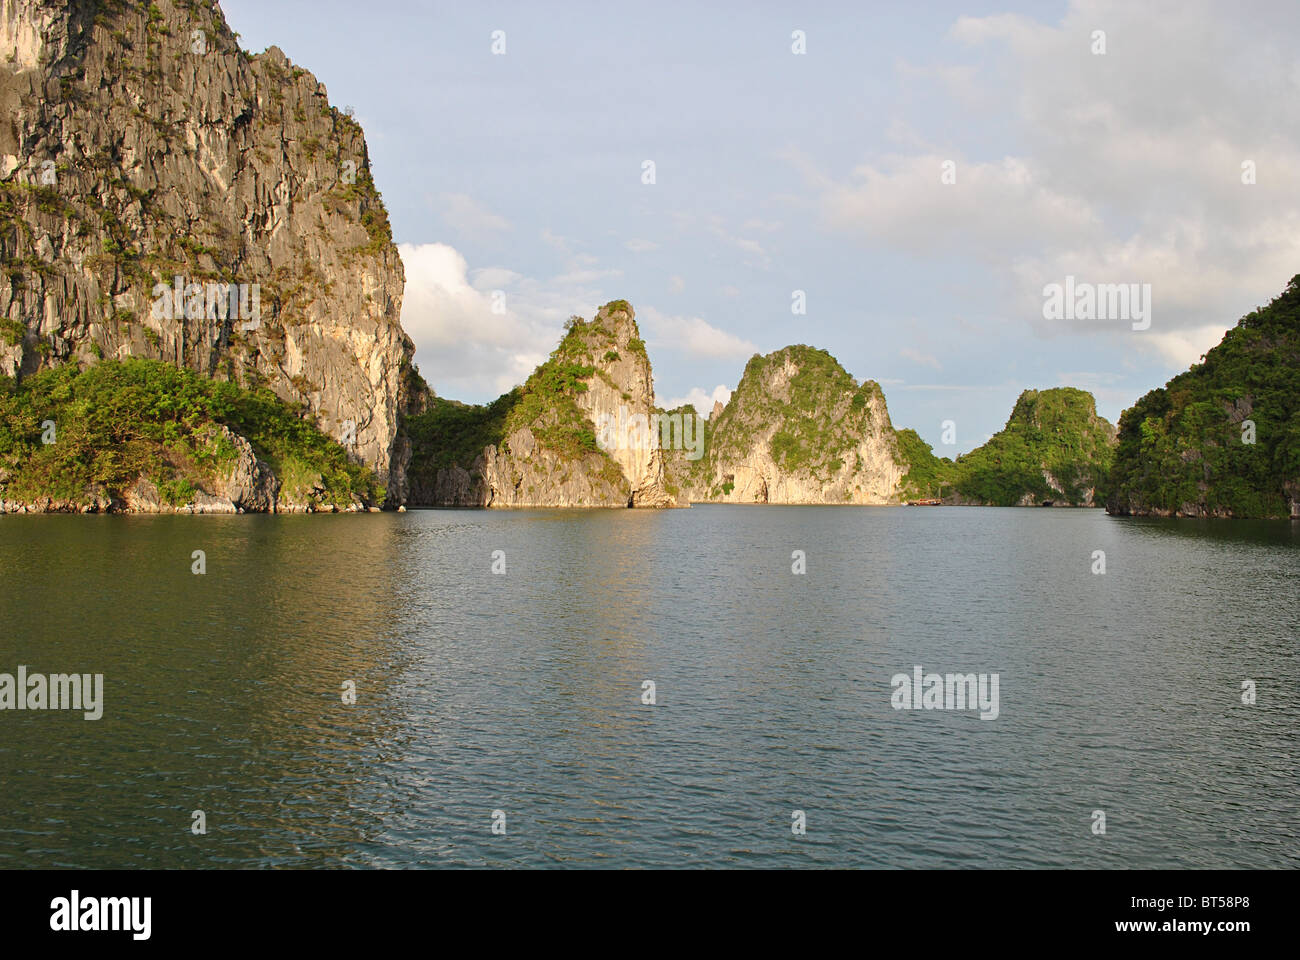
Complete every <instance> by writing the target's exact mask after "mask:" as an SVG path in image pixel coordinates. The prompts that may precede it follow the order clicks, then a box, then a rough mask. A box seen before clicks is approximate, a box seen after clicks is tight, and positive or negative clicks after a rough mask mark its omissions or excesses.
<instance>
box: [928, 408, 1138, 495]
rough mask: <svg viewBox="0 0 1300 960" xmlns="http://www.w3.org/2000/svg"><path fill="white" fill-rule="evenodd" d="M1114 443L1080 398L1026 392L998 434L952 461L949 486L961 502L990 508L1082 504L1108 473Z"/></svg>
mask: <svg viewBox="0 0 1300 960" xmlns="http://www.w3.org/2000/svg"><path fill="white" fill-rule="evenodd" d="M1114 437H1115V430H1114V427H1112V426H1111V425H1110V423H1109V422H1107V421H1106V420H1104V419H1103V418H1101V417H1099V416H1097V406H1096V402H1095V401H1094V400H1093V397H1092V394H1090V393H1088V392H1087V391H1085V390H1078V389H1075V388H1074V387H1058V388H1056V389H1052V390H1026V391H1025V392H1024V393H1022V394H1021V395H1020V398H1019V399H1018V400H1017V401H1016V405H1015V408H1014V409H1013V410H1012V411H1011V418H1010V419H1009V420H1008V421H1007V425H1006V426H1005V427H1003V428H1002V430H1000V431H999V432H998V433H996V434H994V435H993V437H992V438H991V439H990V440H989V441H988V442H987V443H986V444H984V445H983V446H982V447H978V448H977V449H975V450H972V451H971V452H970V453H968V454H966V455H964V456H961V457H958V458H957V460H956V462H955V464H954V476H953V482H954V484H955V486H956V489H957V492H958V493H959V494H960V495H961V497H962V498H963V499H965V500H968V501H974V502H978V503H989V504H993V505H995V506H1003V507H1005V506H1013V505H1015V504H1017V503H1021V502H1025V501H1026V500H1028V501H1032V502H1037V503H1041V502H1044V501H1048V500H1051V501H1054V502H1055V501H1058V500H1064V501H1065V502H1066V503H1069V504H1073V505H1076V506H1080V505H1084V504H1090V503H1091V502H1092V497H1093V495H1092V491H1093V490H1094V489H1099V488H1101V486H1102V485H1103V484H1104V483H1105V481H1106V477H1107V475H1108V474H1109V472H1110V467H1111V463H1112V462H1113V460H1114ZM1044 472H1046V474H1047V475H1048V477H1050V478H1051V480H1053V481H1055V483H1052V482H1049V480H1048V477H1044Z"/></svg>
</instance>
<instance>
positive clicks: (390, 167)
mask: <svg viewBox="0 0 1300 960" xmlns="http://www.w3.org/2000/svg"><path fill="white" fill-rule="evenodd" d="M220 6H221V9H222V10H223V11H224V12H225V14H226V18H227V20H228V21H229V23H230V26H231V28H232V29H233V30H235V31H236V32H237V33H239V34H240V42H241V44H242V46H244V47H245V48H246V49H248V50H251V51H253V52H260V51H262V50H264V49H265V48H267V47H269V46H272V45H275V46H278V47H279V48H280V49H281V50H283V51H284V53H285V54H286V55H287V56H288V57H289V58H290V59H291V60H293V61H294V63H295V64H297V65H299V66H302V67H304V68H305V69H308V70H310V71H311V72H312V73H313V74H315V76H316V77H317V79H318V80H320V81H321V82H322V83H324V84H325V85H326V88H327V89H328V91H329V95H330V99H331V102H332V103H334V104H335V105H336V106H339V107H346V106H350V107H352V108H353V110H354V111H355V115H356V118H357V119H358V120H359V121H360V123H361V124H362V127H363V128H364V130H365V133H366V139H367V143H368V145H369V149H370V154H371V160H372V167H373V171H374V175H375V181H376V183H377V185H378V187H379V189H380V191H381V192H382V193H383V196H384V201H385V204H386V206H387V208H388V211H389V216H390V219H391V222H392V224H393V235H394V240H395V241H396V242H397V243H398V245H399V249H400V252H401V255H402V260H403V263H404V265H405V270H406V293H405V299H404V304H403V311H402V324H403V326H404V327H405V328H406V330H407V332H408V333H409V334H410V335H411V337H412V339H413V340H414V342H415V344H416V362H417V364H418V365H419V368H420V371H421V372H422V373H423V375H424V377H425V379H426V380H427V381H428V382H429V385H430V386H431V387H432V388H433V389H434V391H435V392H436V393H437V394H438V395H440V396H444V397H449V398H452V399H458V400H464V401H468V402H484V401H487V400H491V399H493V398H495V397H496V396H498V395H499V394H500V393H502V392H504V391H506V390H508V389H509V388H510V387H512V386H514V385H515V384H518V383H521V382H522V381H523V380H524V379H525V378H526V377H527V375H528V374H529V373H530V372H531V370H532V369H533V368H534V367H535V366H536V365H537V364H538V363H540V362H542V361H543V360H544V359H545V358H546V356H547V355H548V354H549V352H550V351H551V350H552V349H553V348H554V346H555V344H556V343H557V342H558V340H559V337H560V335H561V333H562V327H563V323H564V321H565V319H567V318H568V317H569V316H570V315H573V314H577V315H579V316H583V317H591V316H592V315H593V313H594V312H595V310H596V308H597V306H599V305H600V304H603V303H605V302H607V301H609V300H614V299H626V300H628V301H630V302H631V303H632V304H633V306H634V308H635V310H636V315H637V321H638V324H639V325H640V328H641V332H642V336H643V337H644V338H645V340H646V342H647V346H648V349H649V353H650V358H651V362H652V364H653V367H654V375H655V388H656V395H657V398H658V400H659V402H660V404H661V405H663V406H672V405H676V404H677V403H678V402H681V401H683V400H692V401H693V402H695V403H696V405H697V407H699V408H700V409H701V412H706V411H707V410H708V409H709V408H711V406H712V401H713V400H714V399H721V400H725V399H726V397H727V396H728V395H729V391H730V390H731V389H733V388H734V387H735V386H736V382H737V380H738V379H739V377H740V375H741V373H742V371H743V369H744V366H745V362H746V361H747V360H748V359H749V357H750V356H752V355H753V354H754V353H768V352H770V351H772V350H777V349H779V348H781V347H783V346H786V345H788V344H792V343H805V344H810V345H812V346H815V347H821V348H823V349H825V350H827V351H829V352H830V353H831V354H832V355H833V356H834V357H836V359H838V360H839V361H840V363H841V364H843V365H844V367H845V368H846V369H847V370H848V371H849V373H851V374H852V375H853V376H855V377H857V378H858V379H859V380H867V379H873V380H876V381H878V382H879V383H880V384H881V386H882V388H883V389H884V392H885V396H886V399H887V402H888V406H889V410H890V416H891V419H892V420H893V423H894V425H895V426H896V427H899V428H903V427H912V428H914V429H916V430H917V432H918V433H920V434H921V436H922V437H924V438H925V439H926V440H927V441H928V442H930V443H931V444H933V445H934V447H935V451H936V453H938V454H939V455H941V456H951V455H955V454H958V453H962V452H965V451H968V450H970V449H972V448H974V447H976V446H978V445H980V444H981V443H983V442H984V441H985V440H986V439H987V438H988V437H989V436H990V435H991V434H992V433H994V432H996V431H997V430H999V429H1001V428H1002V426H1003V425H1004V424H1005V422H1006V420H1007V417H1008V416H1009V414H1010V412H1011V408H1012V406H1013V404H1014V402H1015V400H1016V397H1017V396H1019V394H1020V392H1021V391H1022V390H1025V389H1045V388H1049V387H1057V386H1076V387H1080V388H1082V389H1085V390H1089V391H1091V392H1092V393H1093V394H1094V395H1095V396H1096V398H1097V404H1098V410H1099V412H1100V413H1101V414H1102V415H1103V416H1105V417H1107V418H1108V419H1110V420H1111V421H1112V422H1114V421H1117V420H1118V417H1119V414H1120V412H1121V411H1122V410H1123V409H1125V408H1126V407H1128V406H1131V405H1132V404H1133V403H1134V402H1135V401H1136V400H1137V399H1138V398H1139V397H1140V396H1141V395H1142V394H1144V393H1145V392H1146V391H1148V390H1150V389H1152V388H1153V387H1157V386H1160V385H1162V384H1164V383H1165V382H1166V381H1167V380H1168V379H1169V378H1170V377H1171V376H1173V375H1175V374H1176V373H1179V372H1181V371H1182V370H1184V369H1186V368H1187V367H1188V366H1189V365H1190V364H1192V363H1194V362H1196V361H1197V360H1199V358H1200V356H1201V355H1202V354H1203V353H1204V352H1205V351H1206V350H1207V349H1209V347H1211V346H1213V345H1214V344H1215V343H1217V342H1218V341H1219V339H1220V338H1221V337H1222V335H1223V332H1224V331H1225V330H1227V329H1228V328H1229V327H1231V326H1233V325H1234V324H1235V323H1236V321H1237V320H1238V319H1239V318H1240V317H1241V316H1243V315H1244V314H1246V313H1249V312H1250V311H1251V310H1253V309H1255V308H1256V307H1259V306H1262V305H1264V304H1266V303H1267V302H1268V301H1269V300H1271V299H1272V298H1273V297H1274V296H1276V295H1277V294H1279V293H1280V292H1281V291H1282V289H1283V288H1284V287H1285V286H1286V284H1287V281H1288V280H1289V279H1290V278H1291V277H1292V276H1294V275H1295V274H1297V273H1300V111H1297V110H1296V104H1297V103H1298V102H1300V58H1297V56H1296V55H1295V50H1296V49H1297V46H1298V44H1297V39H1298V38H1300V4H1295V3H1293V2H1290V0H1279V2H1275V3H1265V2H1235V3H1231V4H1229V3H1205V2H1196V0H1178V2H1169V3H1163V2H1150V3H1146V2H1144V3H1141V4H1134V3H1131V2H1127V0H1122V2H1113V3H1112V2H1100V0H1098V2H1092V0H1086V2H1084V0H1079V2H1037V3H970V2H966V3H947V2H932V3H921V2H917V3H908V4H904V3H889V4H884V3H881V4H872V3H862V2H857V3H808V2H803V3H763V2H753V3H741V2H734V3H732V2H725V3H715V4H709V5H707V6H708V9H704V7H705V5H703V4H699V3H671V2H655V3H638V4H630V3H629V4H615V3H609V2H603V3H595V2H593V3H585V2H583V3H577V2H564V3H560V2H556V3H546V4H538V3H491V2H477V3H464V2H458V3H424V2H415V0H371V2H368V3H366V4H356V3H354V2H346V3H344V2H333V0H223V2H222V3H221V4H220ZM799 50H802V52H797V51H799ZM647 163H651V164H653V168H650V167H648V166H647ZM651 172H653V177H650V173H651ZM650 180H652V181H653V182H648V181H650ZM1067 278H1073V279H1072V280H1070V281H1069V283H1070V284H1071V285H1072V286H1071V289H1073V290H1076V291H1077V290H1079V289H1082V286H1086V285H1102V284H1125V285H1129V284H1137V285H1138V286H1137V288H1136V291H1137V293H1138V297H1137V298H1136V299H1135V300H1134V304H1137V303H1140V302H1141V301H1142V295H1143V291H1149V297H1150V299H1149V305H1150V309H1149V316H1147V317H1146V318H1145V320H1144V319H1143V318H1142V316H1141V315H1140V314H1137V315H1133V314H1131V313H1124V314H1120V315H1119V316H1115V315H1113V313H1115V312H1118V311H1112V315H1111V316H1107V317H1088V316H1087V314H1086V312H1084V311H1083V310H1082V309H1081V310H1079V311H1067V312H1066V313H1065V315H1064V316H1062V315H1061V314H1060V313H1054V312H1053V311H1051V310H1049V309H1048V308H1047V307H1046V305H1045V302H1046V301H1047V300H1048V294H1047V292H1046V291H1048V290H1049V289H1050V288H1051V285H1053V284H1056V285H1060V286H1061V287H1064V286H1065V285H1066V284H1067ZM1147 285H1149V286H1147ZM1130 289H1133V288H1130ZM801 302H802V306H803V308H804V310H803V312H796V310H797V308H798V307H799V306H800V303H801ZM1112 306H1115V305H1112ZM1144 324H1149V325H1146V326H1145V328H1143V327H1144ZM945 421H951V422H952V425H953V427H954V428H955V429H951V430H948V431H946V432H947V434H948V439H951V440H952V441H953V442H952V443H951V444H945V443H943V442H942V441H943V440H944V435H945V429H944V425H945Z"/></svg>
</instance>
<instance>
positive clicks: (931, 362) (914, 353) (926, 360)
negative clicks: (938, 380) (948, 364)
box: [898, 347, 943, 370]
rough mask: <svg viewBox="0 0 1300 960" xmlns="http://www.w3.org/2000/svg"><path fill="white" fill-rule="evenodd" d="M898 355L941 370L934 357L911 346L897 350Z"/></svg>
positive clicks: (940, 365) (941, 367) (941, 366)
mask: <svg viewBox="0 0 1300 960" xmlns="http://www.w3.org/2000/svg"><path fill="white" fill-rule="evenodd" d="M898 355H899V356H900V357H903V358H904V359H906V360H911V361H912V362H913V363H916V364H920V365H921V366H923V367H934V369H936V370H942V369H943V364H941V363H940V362H939V361H938V360H937V359H936V358H935V357H933V356H931V355H930V354H928V353H922V352H921V351H920V350H913V349H912V348H911V347H904V348H903V349H902V350H899V351H898Z"/></svg>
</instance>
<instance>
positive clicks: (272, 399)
mask: <svg viewBox="0 0 1300 960" xmlns="http://www.w3.org/2000/svg"><path fill="white" fill-rule="evenodd" d="M47 421H48V422H52V423H53V425H54V426H53V434H52V436H53V439H54V442H53V443H44V442H42V438H43V435H47V428H46V427H45V426H43V425H44V424H46V422H47ZM222 426H224V427H227V428H229V430H231V431H233V432H234V433H237V434H239V435H241V436H243V437H244V438H245V439H247V440H248V441H249V443H250V444H251V445H252V447H253V450H254V452H255V453H256V454H257V456H258V457H259V458H261V459H263V460H265V461H266V462H267V464H268V465H269V466H270V467H271V469H272V471H274V473H275V475H276V477H278V478H279V479H280V480H281V482H282V484H283V487H282V491H281V496H282V498H286V497H287V498H288V499H290V500H294V499H296V498H297V497H298V496H301V497H303V498H307V497H309V496H310V498H311V499H313V500H315V501H316V502H318V503H324V504H331V503H332V504H335V505H338V506H346V505H347V504H349V503H351V502H352V501H353V500H354V499H360V500H361V501H362V502H365V503H374V502H378V501H381V500H382V499H383V497H384V491H383V490H382V489H380V488H379V487H378V486H377V485H376V481H375V477H374V474H373V473H371V471H369V470H368V469H366V468H365V467H363V466H360V465H358V464H355V463H353V462H351V461H350V460H349V459H348V455H347V452H346V451H345V450H344V449H343V447H341V446H339V444H337V443H336V442H334V441H333V440H332V439H330V438H329V437H328V436H326V435H325V434H324V433H322V432H321V431H320V430H319V429H318V428H317V427H316V426H315V425H314V424H313V423H311V422H310V421H309V420H307V419H304V416H303V413H302V412H301V411H300V410H298V409H296V408H294V407H292V406H290V405H289V404H287V403H285V402H284V401H283V400H281V399H280V398H279V397H277V396H275V395H274V394H273V393H271V392H270V391H267V390H259V391H256V392H253V391H248V390H244V389H242V388H240V387H239V386H237V385H236V384H233V383H227V382H222V381H216V380H209V379H206V378H204V377H202V376H200V375H198V374H196V373H193V372H192V371H189V370H182V369H178V368H176V367H174V366H172V365H170V364H167V363H164V362H162V361H158V360H147V359H143V358H134V359H128V360H122V361H107V362H102V363H97V364H94V365H92V366H90V367H88V368H87V369H85V370H80V371H79V370H78V369H77V368H76V367H75V366H73V365H71V364H69V365H65V366H62V367H57V368H55V369H53V370H45V371H41V372H40V373H37V374H34V375H32V376H30V377H27V378H26V379H24V380H23V381H22V383H21V384H15V383H14V381H13V380H11V379H8V378H0V497H3V498H5V499H10V500H19V501H32V500H36V499H38V498H45V497H49V498H52V499H55V500H66V501H68V502H71V503H78V504H81V503H90V502H93V501H94V500H95V498H96V492H97V491H98V492H99V493H101V494H103V493H106V494H107V495H109V496H111V497H113V498H118V499H120V498H122V494H123V492H124V491H125V490H126V489H127V488H129V487H130V486H131V485H132V484H133V483H135V481H136V480H137V479H139V478H141V477H143V478H145V479H148V480H150V481H151V482H153V483H154V484H155V485H156V486H157V487H158V489H159V492H160V494H161V496H162V499H163V501H164V502H166V503H170V504H171V505H173V506H179V505H182V504H184V503H186V502H187V501H188V500H189V498H190V497H192V496H193V494H194V492H195V490H196V489H198V488H204V487H208V486H209V484H210V483H211V481H212V480H213V479H214V478H216V477H219V476H223V475H225V474H227V473H228V472H229V470H230V468H231V466H232V465H233V463H234V461H235V458H236V451H235V448H234V446H233V444H232V443H231V442H230V440H229V439H228V437H227V436H226V435H225V434H224V433H223V432H222V431H221V429H220V427H222ZM318 478H319V483H318V482H317V479H318ZM295 488H297V489H295ZM313 491H315V492H314V493H313Z"/></svg>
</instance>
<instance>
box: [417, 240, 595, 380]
mask: <svg viewBox="0 0 1300 960" xmlns="http://www.w3.org/2000/svg"><path fill="white" fill-rule="evenodd" d="M398 251H399V253H400V254H401V256H402V263H403V264H404V265H405V267H406V294H405V297H404V298H403V302H402V326H403V327H404V328H405V329H406V332H407V333H408V334H410V336H411V339H412V340H413V341H414V342H415V346H416V362H417V363H418V364H419V366H420V372H421V373H422V374H423V375H424V378H425V380H426V381H428V383H429V385H430V386H431V387H432V388H433V389H434V391H435V392H436V393H438V394H439V395H440V396H446V397H452V398H456V399H466V398H468V399H473V400H484V399H490V398H492V397H495V396H497V395H499V394H501V393H504V392H505V391H507V390H509V389H510V388H511V387H513V386H516V385H517V384H520V383H522V382H523V381H524V380H525V379H527V377H528V375H529V374H530V373H532V371H533V369H534V368H535V367H536V366H537V365H538V364H539V363H541V362H542V361H544V360H545V359H546V357H547V356H549V355H550V352H551V350H553V349H554V348H555V345H556V343H558V342H559V339H560V336H561V334H562V333H563V324H564V321H565V320H566V319H568V317H569V316H570V315H571V314H573V313H583V312H584V311H586V312H590V311H592V310H594V307H595V305H596V304H598V303H602V302H604V300H605V299H607V298H604V297H603V295H602V291H600V290H599V289H596V288H593V287H590V286H587V285H586V282H587V281H588V280H589V279H593V278H596V277H599V276H603V275H607V274H608V273H609V272H608V271H598V270H596V271H588V273H587V274H581V273H580V272H573V273H570V274H567V275H561V276H558V277H553V278H551V279H549V280H544V281H539V280H536V279H534V278H530V277H526V276H523V275H521V274H519V273H517V272H515V271H513V270H509V269H506V268H504V267H484V268H480V269H477V270H470V269H469V266H468V264H467V263H466V261H465V257H464V256H463V255H462V254H461V253H460V252H459V251H458V250H456V249H455V248H454V247H451V246H448V245H447V244H444V243H427V244H419V245H414V244H402V245H401V246H399V247H398ZM496 291H501V292H502V293H503V294H504V299H503V300H500V301H497V300H495V299H494V294H495V292H496ZM496 302H500V303H501V304H502V305H503V306H504V312H497V311H494V310H493V306H494V303H496Z"/></svg>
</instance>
